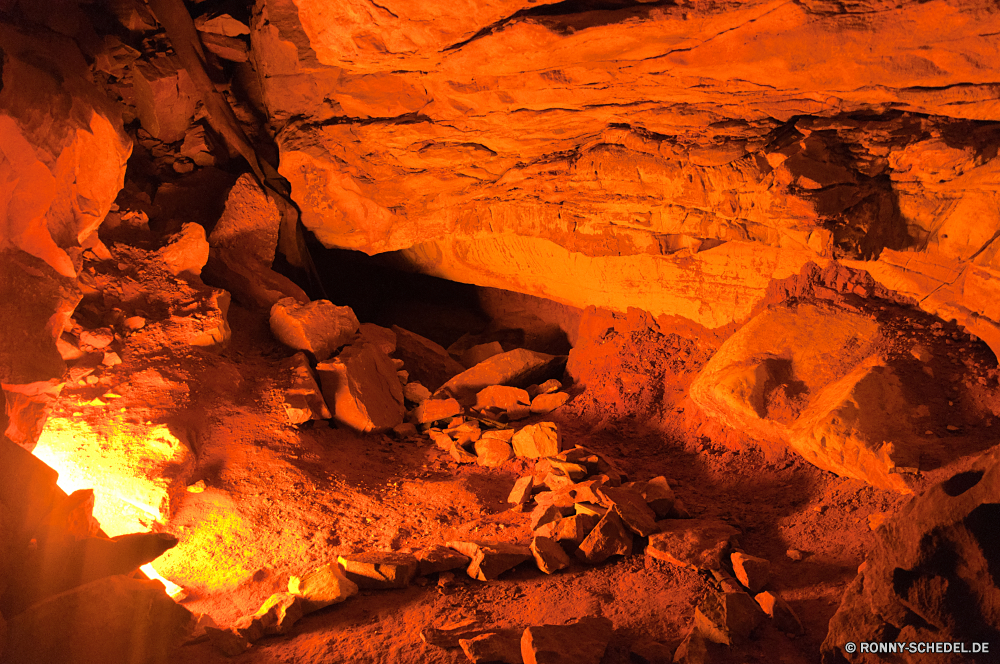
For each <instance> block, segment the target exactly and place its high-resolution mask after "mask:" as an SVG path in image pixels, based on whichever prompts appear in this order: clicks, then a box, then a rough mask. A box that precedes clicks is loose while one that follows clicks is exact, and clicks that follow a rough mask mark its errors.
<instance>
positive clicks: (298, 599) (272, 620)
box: [253, 592, 307, 636]
mask: <svg viewBox="0 0 1000 664" xmlns="http://www.w3.org/2000/svg"><path fill="white" fill-rule="evenodd" d="M306 604H307V602H306V600H305V598H303V597H302V596H301V595H298V594H295V593H291V592H287V593H274V594H273V595H271V596H270V597H268V598H267V600H265V601H264V603H263V604H262V605H261V607H260V608H259V609H257V613H255V614H254V615H253V620H255V621H258V622H259V624H260V625H261V627H263V630H264V635H265V636H266V635H272V634H284V633H285V632H287V631H288V630H289V629H290V628H291V627H292V625H294V624H295V623H296V622H298V620H299V618H301V617H302V616H303V615H305V613H306V610H305V607H306Z"/></svg>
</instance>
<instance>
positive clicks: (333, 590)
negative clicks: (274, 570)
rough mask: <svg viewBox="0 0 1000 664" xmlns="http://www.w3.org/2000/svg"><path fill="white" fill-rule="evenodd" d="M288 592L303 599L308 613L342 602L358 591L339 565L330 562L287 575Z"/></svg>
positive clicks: (356, 586) (356, 585)
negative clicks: (294, 574)
mask: <svg viewBox="0 0 1000 664" xmlns="http://www.w3.org/2000/svg"><path fill="white" fill-rule="evenodd" d="M288 592H290V593H291V594H293V595H299V596H301V597H302V599H304V600H305V606H304V608H305V610H306V612H307V613H308V612H311V611H318V610H319V609H322V608H324V607H327V606H330V605H331V604H337V603H339V602H343V601H344V600H345V599H347V598H348V597H350V596H351V595H354V594H356V593H357V592H358V584H356V583H354V582H353V581H351V580H350V579H348V578H347V577H346V576H345V575H344V572H343V570H341V569H340V566H339V565H336V564H333V563H330V564H327V565H323V566H322V567H318V568H317V569H314V570H313V571H311V572H308V573H306V574H303V575H302V576H292V577H289V579H288Z"/></svg>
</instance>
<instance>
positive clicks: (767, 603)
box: [754, 590, 803, 634]
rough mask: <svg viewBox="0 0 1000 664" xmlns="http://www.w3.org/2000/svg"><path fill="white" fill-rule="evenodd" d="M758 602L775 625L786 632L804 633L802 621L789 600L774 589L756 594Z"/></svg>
mask: <svg viewBox="0 0 1000 664" xmlns="http://www.w3.org/2000/svg"><path fill="white" fill-rule="evenodd" d="M754 600H756V602H757V604H759V605H760V608H761V609H762V610H763V611H764V613H766V614H767V615H768V616H769V617H770V618H771V620H772V621H773V622H774V626H775V627H777V628H778V629H779V630H781V631H782V632H785V633H786V634H802V632H803V629H802V623H801V622H800V621H799V617H798V616H797V615H795V611H793V610H792V607H791V606H789V605H788V602H786V601H785V600H783V599H782V598H781V595H779V594H777V593H776V592H774V591H772V590H767V591H764V592H762V593H758V594H757V595H755V596H754Z"/></svg>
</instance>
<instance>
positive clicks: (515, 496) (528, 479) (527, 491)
mask: <svg viewBox="0 0 1000 664" xmlns="http://www.w3.org/2000/svg"><path fill="white" fill-rule="evenodd" d="M534 479H535V478H534V477H533V476H532V475H525V476H523V477H519V478H517V481H516V482H514V488H513V489H511V490H510V495H508V496H507V502H508V503H510V504H511V505H524V504H525V503H527V502H528V501H529V500H531V490H532V488H534Z"/></svg>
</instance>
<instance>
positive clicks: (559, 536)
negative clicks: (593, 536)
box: [552, 514, 604, 548]
mask: <svg viewBox="0 0 1000 664" xmlns="http://www.w3.org/2000/svg"><path fill="white" fill-rule="evenodd" d="M603 518H604V515H597V514H575V515H573V516H567V517H564V518H562V519H559V522H558V523H557V524H556V525H555V527H554V528H553V529H552V539H554V540H556V541H557V542H565V543H567V544H569V545H570V546H572V547H574V548H576V547H579V546H580V545H581V544H583V541H584V540H585V539H587V536H588V535H590V533H591V532H592V531H593V530H594V528H596V527H597V524H598V523H600V522H601V519H603Z"/></svg>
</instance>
